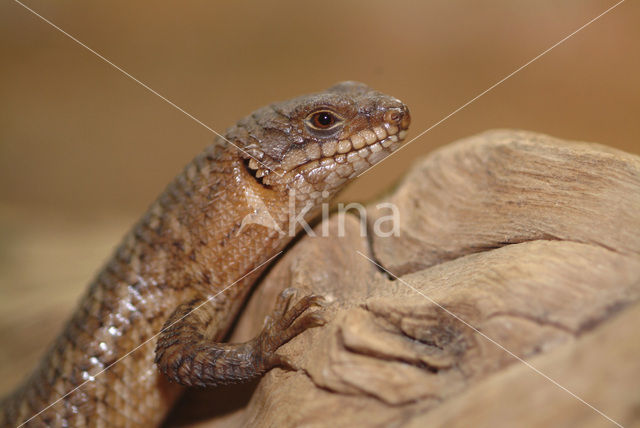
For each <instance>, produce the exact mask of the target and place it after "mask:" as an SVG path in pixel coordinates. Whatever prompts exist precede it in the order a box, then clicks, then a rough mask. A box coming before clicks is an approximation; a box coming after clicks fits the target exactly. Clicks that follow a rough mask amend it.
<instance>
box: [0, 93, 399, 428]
mask: <svg viewBox="0 0 640 428" xmlns="http://www.w3.org/2000/svg"><path fill="white" fill-rule="evenodd" d="M408 126H409V112H408V109H407V108H406V106H404V104H402V103H401V102H400V101H399V100H397V99H395V98H393V97H389V96H386V95H383V94H381V93H379V92H376V91H374V90H372V89H370V88H369V87H367V86H366V85H364V84H361V83H356V82H343V83H340V84H338V85H336V86H334V87H332V88H330V89H328V90H326V91H324V92H320V93H316V94H310V95H305V96H302V97H298V98H294V99H292V100H288V101H284V102H280V103H276V104H273V105H270V106H267V107H264V108H262V109H259V110H257V111H255V112H254V113H253V114H251V115H250V116H247V117H246V118H245V119H243V120H241V121H240V122H238V123H237V124H236V125H235V126H233V127H232V128H230V129H229V130H228V131H227V134H226V139H227V140H228V141H224V140H219V141H217V142H216V143H215V144H213V145H212V146H210V147H208V148H207V149H206V150H205V151H204V152H203V153H201V154H200V155H198V156H197V157H196V158H195V159H194V160H193V161H192V162H191V163H190V164H189V165H187V167H186V168H185V169H184V170H183V171H182V173H181V174H179V175H178V176H177V177H176V179H175V180H174V181H173V182H172V183H171V184H170V185H169V186H168V187H167V189H166V190H165V191H164V193H163V194H162V195H161V196H160V197H159V198H158V200H157V201H156V202H155V203H154V204H153V205H152V206H151V207H150V209H149V210H148V212H147V213H146V214H145V215H144V216H143V217H142V219H141V220H140V221H139V223H138V224H137V225H136V226H135V227H134V228H133V230H132V231H131V232H130V233H129V234H128V235H127V236H126V237H125V238H124V240H123V243H122V244H121V245H120V247H119V248H118V249H117V250H116V252H115V254H114V256H113V257H112V259H111V260H110V261H109V262H108V263H107V264H106V266H105V267H104V269H103V270H102V272H100V273H99V274H98V276H97V278H96V280H95V281H94V282H93V283H92V284H91V285H90V286H89V289H88V291H87V292H86V294H85V296H84V297H83V299H82V300H81V301H80V303H79V304H78V307H77V309H76V311H75V312H74V314H73V315H72V317H71V319H70V320H69V322H68V323H67V325H66V327H65V329H64V331H63V332H62V333H61V334H60V336H59V337H58V338H57V339H56V341H55V342H54V343H53V345H52V346H51V348H50V349H49V351H48V352H47V353H46V354H45V356H44V358H43V359H42V361H41V363H40V365H39V366H38V368H36V369H35V370H34V372H33V373H32V374H31V376H29V377H28V379H27V380H26V381H25V382H24V383H23V384H22V385H21V386H20V387H19V388H18V389H17V390H16V391H15V392H14V393H13V394H11V395H10V396H8V397H6V398H5V399H4V400H3V401H2V403H1V404H0V406H1V407H0V426H2V427H5V426H18V425H20V424H21V423H24V422H26V424H25V425H24V426H30V427H31V426H33V427H39V426H56V427H58V426H60V427H62V426H71V427H85V426H86V427H101V426H104V427H133V426H143V427H149V426H157V425H159V424H160V423H161V422H162V420H163V419H164V417H165V415H166V414H167V412H168V410H169V409H170V407H171V405H172V404H173V403H174V401H175V400H176V398H177V397H178V395H179V394H180V392H181V391H182V389H183V388H182V387H181V386H180V385H187V386H190V385H198V386H215V385H219V384H225V383H230V382H242V381H246V380H249V379H251V378H254V377H255V376H259V375H261V374H262V373H264V372H266V371H267V370H269V369H271V368H273V367H275V366H286V365H287V363H286V361H283V360H282V359H280V358H279V357H278V355H277V353H276V351H277V349H278V348H279V347H280V346H281V345H282V344H284V343H286V342H287V341H289V340H290V339H291V338H293V337H295V336H296V335H298V334H299V333H301V332H303V331H304V330H305V329H307V328H309V327H313V326H317V325H320V324H322V323H323V319H322V312H321V311H311V312H309V311H307V309H309V308H310V307H312V306H318V305H320V304H321V298H320V297H319V296H297V295H296V293H295V292H293V291H291V290H288V291H285V292H284V293H283V294H282V295H281V296H280V298H279V299H278V301H277V302H275V306H276V307H275V310H274V312H273V313H272V315H271V317H270V318H269V320H268V322H267V323H265V327H264V329H263V330H262V332H261V333H260V334H259V335H258V336H257V337H255V338H254V339H252V340H250V341H249V342H246V343H240V344H228V343H219V342H218V341H219V340H221V338H222V337H224V336H225V334H226V333H227V331H228V329H229V328H230V326H231V324H232V322H233V320H234V318H235V317H236V315H237V312H238V310H239V308H240V307H241V305H242V303H243V301H244V298H245V297H246V295H247V293H248V291H249V290H250V288H251V286H252V285H253V283H254V282H255V280H256V278H257V277H258V276H259V274H260V272H261V271H262V270H263V269H264V266H261V264H263V263H265V262H266V261H268V260H269V259H270V258H272V257H273V256H274V255H276V254H277V253H278V252H279V251H281V250H282V249H283V248H284V247H285V245H286V244H287V243H288V242H289V241H290V240H291V238H292V236H291V234H290V233H289V227H290V222H291V221H290V219H293V218H295V217H296V216H297V215H298V214H300V213H303V212H306V214H305V215H304V218H305V219H306V220H309V219H310V217H312V216H313V215H315V214H316V213H317V212H318V211H319V208H320V206H321V203H323V202H326V201H328V200H329V199H330V198H331V197H333V196H334V195H335V194H336V193H337V192H338V191H339V190H340V189H341V188H342V187H343V186H344V185H345V184H346V183H347V182H348V181H349V180H350V179H352V178H354V177H355V176H357V175H358V174H359V173H361V172H363V171H364V170H365V169H366V168H368V167H369V166H370V165H372V164H374V163H376V162H378V161H380V160H381V159H382V158H384V156H386V155H388V154H389V153H391V152H392V151H393V150H394V149H396V148H397V147H398V146H399V145H400V144H401V141H402V139H403V137H404V134H405V133H406V129H407V127H408ZM372 135H375V136H376V138H377V139H375V140H374V137H372ZM352 137H353V140H352ZM365 140H366V144H367V146H366V147H365V148H364V149H363V148H362V147H361V146H362V145H363V144H364V143H363V141H365ZM352 141H353V143H354V144H353V146H351V145H350V144H351V142H352ZM229 142H232V143H233V144H229ZM349 147H351V149H350V150H347V149H348V148H349ZM338 148H340V150H341V152H342V153H340V152H338ZM345 150H347V151H346V152H345ZM356 152H357V153H359V155H358V156H355V155H354V153H356ZM285 166H286V167H285ZM291 201H295V202H296V203H295V207H294V208H293V209H292V203H291ZM307 208H310V209H308V211H305V210H306V209H307ZM243 220H244V221H243ZM247 220H249V221H247ZM296 226H297V224H296ZM295 229H296V228H294V230H295ZM257 267H260V268H258V269H256V268H257ZM233 283H235V285H233V286H231V287H230V288H228V289H227V290H225V291H224V292H222V293H221V291H222V290H224V289H225V288H226V287H228V286H229V285H231V284H233ZM218 293H220V294H218ZM214 296H215V297H214ZM163 326H164V327H163ZM158 333H159V334H158ZM105 369H106V370H105Z"/></svg>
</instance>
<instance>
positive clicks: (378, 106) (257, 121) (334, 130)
mask: <svg viewBox="0 0 640 428" xmlns="http://www.w3.org/2000/svg"><path fill="white" fill-rule="evenodd" d="M409 122H410V116H409V110H408V108H407V106H405V105H404V104H403V103H402V102H401V101H400V100H398V99H396V98H393V97H390V96H388V95H384V94H382V93H380V92H377V91H375V90H373V89H371V88H369V87H368V86H366V85H365V84H362V83H357V82H342V83H339V84H337V85H335V86H333V87H331V88H329V89H327V90H326V91H324V92H319V93H315V94H309V95H304V96H301V97H297V98H293V99H291V100H288V101H283V102H279V103H274V104H271V105H269V106H266V107H263V108H261V109H259V110H256V111H255V112H254V113H253V114H251V115H250V116H247V117H246V118H244V119H242V120H241V121H240V122H238V124H237V125H235V126H234V127H232V128H230V129H229V131H228V132H227V138H228V139H229V140H230V141H232V142H234V144H237V145H238V147H240V148H241V149H242V152H241V153H240V156H241V157H242V158H243V160H244V163H245V166H246V169H247V171H248V172H249V173H250V174H251V175H252V176H253V177H254V178H255V179H256V180H258V181H259V182H260V183H261V184H262V185H264V186H267V187H270V188H274V189H279V190H292V189H293V190H295V191H296V192H297V195H300V196H299V197H298V198H299V199H303V198H306V197H308V198H310V199H318V198H320V197H322V198H323V199H324V198H327V197H330V196H333V194H335V193H336V192H337V191H338V190H339V189H340V188H342V187H343V185H344V184H345V183H346V182H348V181H349V180H351V179H352V178H355V177H356V176H358V175H359V174H361V173H362V172H364V171H365V170H367V169H368V168H370V167H371V166H372V165H374V164H376V163H377V162H379V161H380V160H382V159H384V158H385V157H386V156H387V155H389V154H390V153H391V152H393V151H394V150H395V149H397V148H398V147H399V146H400V145H401V143H402V140H403V139H404V137H405V134H406V132H407V128H408V126H409Z"/></svg>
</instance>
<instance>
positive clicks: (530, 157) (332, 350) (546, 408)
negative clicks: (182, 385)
mask: <svg viewBox="0 0 640 428" xmlns="http://www.w3.org/2000/svg"><path fill="white" fill-rule="evenodd" d="M385 201H390V202H393V203H394V204H396V205H397V206H398V208H399V211H400V234H399V236H396V237H377V236H369V237H368V238H367V237H362V236H360V225H359V222H358V220H357V219H356V218H355V217H354V216H351V215H348V216H346V219H344V222H345V223H344V224H345V232H346V233H345V236H343V237H337V236H336V234H337V231H338V226H339V221H340V219H339V218H337V217H335V216H334V217H333V218H332V219H331V220H330V221H329V223H330V230H331V232H332V233H331V234H330V236H329V237H314V238H312V237H304V238H303V239H301V240H300V241H299V242H298V243H297V244H296V245H295V246H294V247H293V248H292V249H291V251H289V252H287V254H286V255H285V256H284V257H283V258H282V259H281V260H280V261H279V262H278V263H277V265H276V266H275V267H274V268H273V269H272V270H271V271H270V272H269V273H268V275H266V277H265V278H264V280H263V281H262V283H261V285H260V288H259V289H258V290H257V291H256V292H255V293H254V295H253V296H252V298H251V301H250V302H249V304H248V307H247V310H246V311H245V312H244V315H243V317H242V318H241V320H240V322H239V324H238V326H237V328H236V330H235V333H234V336H233V338H232V339H233V340H244V339H246V338H248V337H250V336H252V335H253V334H254V333H255V332H256V331H258V330H259V329H260V326H261V324H262V322H263V319H264V316H265V315H266V314H267V313H268V312H269V311H270V310H271V308H270V302H273V301H274V299H275V296H276V294H277V293H279V292H280V290H282V289H284V288H286V287H292V286H293V287H297V288H300V289H302V290H303V291H307V292H309V291H313V292H315V293H320V294H322V295H324V296H326V297H327V300H328V301H329V302H330V305H329V306H328V307H327V309H326V311H327V316H328V318H329V319H330V322H329V323H328V324H326V325H325V326H323V327H320V328H315V329H312V330H310V331H307V332H305V333H304V334H302V335H301V336H299V337H297V338H296V339H294V340H293V341H292V342H290V343H289V344H287V345H286V346H285V348H283V349H282V353H283V354H284V355H286V356H287V357H288V358H289V359H290V361H291V362H292V364H293V365H294V367H295V368H296V370H294V371H284V370H279V369H276V370H273V371H271V372H270V373H269V374H268V375H267V376H266V377H265V378H264V379H262V380H261V381H260V382H259V383H257V386H256V385H253V386H250V387H244V388H242V387H240V388H238V387H236V388H227V389H223V390H221V391H220V390H218V391H192V392H190V393H189V394H188V395H187V396H186V397H185V399H184V400H183V401H182V403H181V405H180V406H179V407H178V408H177V409H176V412H175V413H174V415H173V416H172V419H171V421H170V425H173V424H178V425H189V426H206V427H228V426H246V425H249V424H250V425H253V426H263V427H267V426H313V427H335V426H405V427H419V426H460V427H463V426H486V427H494V426H531V427H534V426H544V425H547V426H567V427H569V426H581V427H584V426H610V425H611V421H609V420H608V419H606V417H609V418H611V419H612V420H614V421H616V422H617V423H620V424H622V425H624V426H625V427H629V426H640V410H638V409H640V388H639V387H638V385H639V384H640V358H639V357H638V356H639V355H640V331H639V329H638V325H640V324H639V323H640V303H639V297H640V254H639V253H640V158H638V157H636V156H632V155H629V154H626V153H623V152H619V151H616V150H613V149H609V148H607V147H605V146H600V145H595V144H587V143H574V142H567V141H562V140H558V139H554V138H551V137H548V136H544V135H539V134H533V133H526V132H520V131H518V132H515V131H492V132H488V133H485V134H482V135H479V136H476V137H472V138H469V139H466V140H463V141H460V142H457V143H454V144H452V145H449V146H446V147H444V148H442V149H440V150H439V151H437V152H435V153H433V154H432V155H431V156H429V157H427V158H425V159H423V160H421V161H420V162H418V163H417V165H416V166H415V167H413V168H412V169H411V170H410V171H409V172H408V174H407V176H406V178H405V179H404V180H403V181H402V182H401V183H400V184H399V186H398V187H397V188H396V189H395V190H394V191H393V192H391V194H390V195H388V197H387V198H386V199H385ZM378 202H379V201H378ZM375 205H376V203H373V204H372V205H370V207H369V212H368V216H367V217H368V219H367V221H368V223H369V229H370V230H371V229H372V226H373V223H374V222H375V221H376V219H378V218H379V217H380V216H381V215H383V213H381V212H378V211H377V210H376V209H375ZM321 227H322V225H318V227H317V228H316V230H317V231H320V230H321ZM359 253H362V254H363V255H366V256H367V257H372V258H374V259H375V260H377V261H378V263H380V264H381V265H382V266H384V268H385V269H388V270H389V271H390V272H392V273H393V274H394V275H398V276H399V277H400V279H394V278H393V277H392V276H390V275H387V274H386V273H384V272H382V270H381V269H379V268H377V267H376V266H374V265H373V264H372V263H371V262H370V261H369V260H367V259H366V258H365V257H363V255H362V254H359ZM452 314H455V316H456V317H459V318H458V319H457V318H456V317H454V316H452ZM460 319H462V320H464V323H463V322H462V321H461V320H460ZM506 350H508V351H506ZM514 355H515V356H518V357H519V358H522V359H524V360H526V361H527V363H529V364H530V365H531V366H533V367H535V368H536V369H537V370H539V371H540V372H541V373H543V374H544V376H548V377H549V378H550V379H553V381H555V382H557V385H556V384H554V383H553V382H552V381H550V380H549V379H547V378H545V377H544V376H543V375H541V374H539V373H536V371H534V370H533V369H532V367H530V366H528V365H525V364H524V363H523V362H521V361H518V360H517V359H516V358H515V357H514ZM563 388H566V390H565V389H563ZM568 391H570V392H568ZM572 394H575V396H577V397H580V399H582V400H584V401H585V402H586V403H588V404H589V405H590V406H593V407H594V408H596V409H598V410H599V411H600V412H602V413H603V414H605V415H606V417H605V416H603V415H602V414H600V413H598V412H597V411H596V410H594V409H592V408H591V407H589V405H587V404H585V403H583V402H581V401H580V400H579V399H578V398H576V397H574V396H573V395H572ZM230 397H235V398H233V399H230ZM230 401H232V402H233V404H231V405H230V404H229V402H230Z"/></svg>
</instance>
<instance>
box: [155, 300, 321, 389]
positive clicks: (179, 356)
mask: <svg viewBox="0 0 640 428" xmlns="http://www.w3.org/2000/svg"><path fill="white" fill-rule="evenodd" d="M297 294H298V292H297V291H296V290H294V289H292V288H288V289H286V290H284V291H283V292H282V293H281V294H280V296H279V297H278V299H277V301H276V307H275V309H274V311H273V312H272V313H271V315H270V316H268V317H267V318H266V320H265V324H264V327H263V329H262V331H261V332H260V334H258V335H257V336H256V337H254V338H253V339H251V340H249V341H248V342H244V343H219V342H214V341H212V340H211V339H210V338H208V337H207V334H206V331H207V328H208V327H209V326H211V324H212V323H215V322H216V316H218V313H217V312H216V311H215V307H214V306H213V305H208V304H206V301H204V300H199V299H195V300H193V301H190V302H186V303H184V304H182V305H180V306H178V308H176V310H175V311H174V313H173V314H172V315H171V317H170V318H169V319H168V320H167V322H166V324H165V327H164V328H163V329H162V331H161V333H160V335H159V337H158V342H157V344H156V358H155V362H156V364H157V366H158V368H159V369H160V371H161V372H163V373H164V374H165V375H166V376H167V377H168V378H169V379H170V380H172V381H174V382H177V383H180V384H182V385H185V386H202V387H207V386H216V385H221V384H227V383H235V382H244V381H248V380H251V379H253V378H255V377H257V376H260V375H262V374H264V373H265V372H266V371H268V370H270V369H272V368H273V367H278V366H279V367H285V368H292V365H291V364H290V363H289V362H288V361H287V360H286V358H284V357H281V356H279V355H278V354H276V351H277V350H278V349H279V348H280V347H281V346H282V345H284V344H285V343H287V342H288V341H290V340H291V339H293V338H294V337H296V336H297V335H299V334H300V333H302V332H303V331H305V330H306V329H308V328H311V327H316V326H320V325H323V324H325V323H326V320H325V318H324V317H323V316H322V314H321V313H320V312H319V311H314V312H306V311H307V309H309V308H311V307H314V306H323V305H324V300H323V299H322V297H320V296H317V295H313V294H308V295H306V296H303V297H301V298H299V299H296V297H297Z"/></svg>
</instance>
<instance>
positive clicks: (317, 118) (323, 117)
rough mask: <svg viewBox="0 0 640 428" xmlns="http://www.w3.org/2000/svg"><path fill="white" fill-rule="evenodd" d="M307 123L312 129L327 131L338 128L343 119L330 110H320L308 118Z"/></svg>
mask: <svg viewBox="0 0 640 428" xmlns="http://www.w3.org/2000/svg"><path fill="white" fill-rule="evenodd" d="M305 122H306V123H307V125H308V126H309V127H310V128H312V129H318V130H322V131H326V130H328V129H332V128H335V127H336V126H338V125H339V124H340V123H341V122H342V118H340V117H339V116H338V115H337V114H335V113H333V112H331V111H329V110H320V111H316V112H313V113H311V114H310V115H309V116H307V118H306V120H305Z"/></svg>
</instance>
